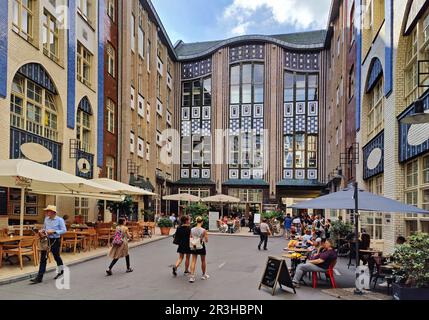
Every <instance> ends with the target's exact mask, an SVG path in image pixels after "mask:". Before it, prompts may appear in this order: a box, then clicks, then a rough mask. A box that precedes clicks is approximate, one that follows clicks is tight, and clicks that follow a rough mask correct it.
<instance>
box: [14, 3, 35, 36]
mask: <svg viewBox="0 0 429 320" xmlns="http://www.w3.org/2000/svg"><path fill="white" fill-rule="evenodd" d="M33 10H34V0H13V3H12V29H13V31H15V32H16V33H18V34H19V35H20V36H21V37H23V38H24V39H25V40H27V41H28V42H33V36H34V35H33Z"/></svg>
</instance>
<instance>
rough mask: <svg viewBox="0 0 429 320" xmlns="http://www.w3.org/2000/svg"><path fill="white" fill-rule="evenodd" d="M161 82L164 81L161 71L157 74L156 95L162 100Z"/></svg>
mask: <svg viewBox="0 0 429 320" xmlns="http://www.w3.org/2000/svg"><path fill="white" fill-rule="evenodd" d="M161 82H162V77H161V75H160V74H159V73H157V74H156V97H157V98H158V99H159V100H160V101H162V99H161Z"/></svg>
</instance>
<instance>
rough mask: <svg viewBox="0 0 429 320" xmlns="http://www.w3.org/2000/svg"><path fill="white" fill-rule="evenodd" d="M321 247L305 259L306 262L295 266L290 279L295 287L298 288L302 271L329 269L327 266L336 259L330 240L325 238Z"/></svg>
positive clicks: (324, 270) (302, 274)
mask: <svg viewBox="0 0 429 320" xmlns="http://www.w3.org/2000/svg"><path fill="white" fill-rule="evenodd" d="M322 247H323V249H324V251H322V252H321V253H320V254H318V255H315V256H314V257H312V259H311V260H309V261H307V263H305V264H300V265H299V266H298V267H297V268H296V271H295V275H294V277H293V280H292V282H293V285H294V287H295V288H299V283H300V282H301V279H302V277H303V276H304V273H306V272H326V271H327V270H328V269H329V266H330V265H331V264H332V263H333V262H334V261H336V260H337V253H336V252H335V250H334V248H333V246H332V242H331V240H326V241H325V243H324V244H323V246H322Z"/></svg>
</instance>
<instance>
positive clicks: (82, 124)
mask: <svg viewBox="0 0 429 320" xmlns="http://www.w3.org/2000/svg"><path fill="white" fill-rule="evenodd" d="M76 139H77V140H78V141H79V142H80V145H81V149H82V150H83V151H85V152H88V153H89V152H91V115H90V114H89V113H87V112H86V111H84V110H83V109H81V108H79V109H78V111H77V119H76Z"/></svg>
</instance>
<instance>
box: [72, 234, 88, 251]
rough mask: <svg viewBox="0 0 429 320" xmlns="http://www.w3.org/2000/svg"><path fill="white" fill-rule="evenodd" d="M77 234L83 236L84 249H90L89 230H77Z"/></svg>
mask: <svg viewBox="0 0 429 320" xmlns="http://www.w3.org/2000/svg"><path fill="white" fill-rule="evenodd" d="M75 232H76V234H77V235H78V237H79V236H81V237H83V251H86V250H87V249H88V243H87V241H88V237H89V236H90V233H89V231H75Z"/></svg>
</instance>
